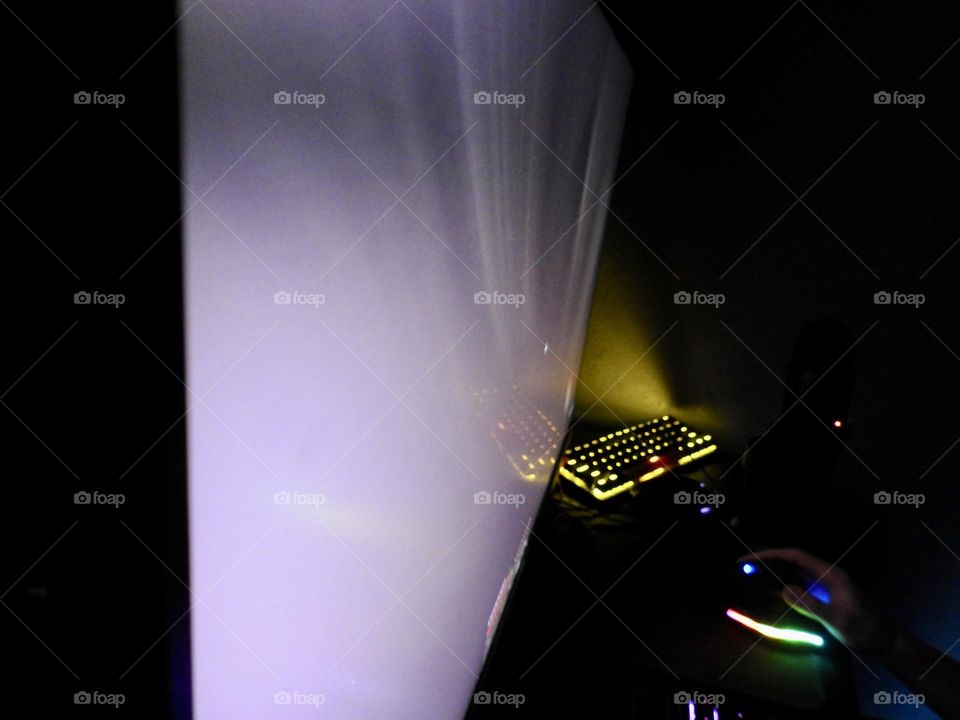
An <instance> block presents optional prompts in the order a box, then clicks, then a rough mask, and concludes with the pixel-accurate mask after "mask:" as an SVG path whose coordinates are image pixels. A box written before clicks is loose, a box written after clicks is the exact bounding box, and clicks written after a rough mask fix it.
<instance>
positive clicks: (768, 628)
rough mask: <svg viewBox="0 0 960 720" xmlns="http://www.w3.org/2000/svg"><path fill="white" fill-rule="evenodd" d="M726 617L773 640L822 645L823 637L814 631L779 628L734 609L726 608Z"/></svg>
mask: <svg viewBox="0 0 960 720" xmlns="http://www.w3.org/2000/svg"><path fill="white" fill-rule="evenodd" d="M727 617H728V618H730V619H731V620H733V621H735V622H738V623H740V624H741V625H743V626H745V627H748V628H750V629H751V630H753V631H754V632H758V633H760V634H761V635H763V636H765V637H768V638H773V639H774V640H783V641H784V642H789V643H799V644H802V645H813V646H815V647H823V638H822V637H820V636H819V635H817V634H816V633H811V632H805V631H803V630H791V629H789V628H779V627H775V626H773V625H767V624H765V623H762V622H757V621H756V620H754V619H753V618H749V617H747V616H746V615H743V614H742V613H738V612H737V611H736V610H732V609H728V610H727Z"/></svg>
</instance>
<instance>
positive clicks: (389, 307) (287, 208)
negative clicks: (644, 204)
mask: <svg viewBox="0 0 960 720" xmlns="http://www.w3.org/2000/svg"><path fill="white" fill-rule="evenodd" d="M181 12H182V13H183V14H184V16H183V18H182V20H181V22H180V23H179V26H178V27H179V32H180V47H181V57H180V60H181V67H180V73H181V86H182V90H181V93H182V104H183V111H182V112H183V118H182V119H183V137H184V140H183V147H182V152H183V163H182V164H183V170H184V180H185V184H186V186H187V187H186V188H185V190H184V192H183V202H184V209H185V212H186V215H185V217H184V219H183V226H184V252H185V279H186V291H185V292H186V297H185V300H186V353H187V359H186V364H187V381H188V385H189V389H190V392H189V394H188V397H187V404H188V406H189V415H188V462H189V465H188V468H189V519H190V564H191V573H190V578H191V580H190V585H191V590H192V593H193V598H192V599H193V602H194V606H193V612H192V616H191V618H192V629H191V632H192V640H191V649H192V677H193V708H194V715H195V717H196V718H197V720H213V719H215V718H229V719H230V720H240V719H242V718H256V719H257V720H261V719H262V718H268V717H284V718H286V717H291V718H292V717H311V718H316V717H318V715H317V710H318V709H320V710H322V711H323V712H324V717H338V718H347V717H349V718H354V719H360V718H384V717H390V718H394V719H395V720H401V719H403V718H416V719H417V720H423V719H425V718H444V719H446V718H453V717H459V716H462V715H463V713H464V711H465V710H466V709H467V707H468V704H469V703H470V700H471V696H472V692H473V688H474V685H475V683H476V680H477V676H478V674H479V672H480V669H481V667H482V664H483V662H484V657H485V654H486V651H487V647H488V645H489V637H490V636H491V635H492V633H493V632H494V630H495V628H496V621H497V617H498V613H499V609H500V608H502V607H503V604H504V601H505V598H506V596H507V595H508V594H509V585H510V578H511V577H512V575H513V573H514V572H515V571H516V568H517V567H518V565H519V562H520V559H521V558H522V554H523V545H524V541H525V537H526V535H527V533H528V526H529V524H530V523H531V522H532V521H533V518H534V516H535V514H536V512H537V508H538V506H539V504H540V501H541V498H542V496H543V493H544V489H545V487H546V483H547V481H548V478H549V477H550V476H551V473H552V472H553V468H554V466H555V463H556V460H557V457H558V454H559V451H560V438H561V435H562V433H563V432H564V430H565V427H566V424H567V422H568V420H569V415H570V411H571V408H572V400H573V392H574V387H575V383H576V377H575V375H574V373H575V371H576V369H577V368H578V365H579V358H580V352H581V347H582V344H583V338H584V331H585V325H586V322H587V314H588V308H589V303H590V299H591V295H592V289H593V282H594V277H595V271H596V265H597V257H598V252H599V248H600V241H601V233H602V229H603V224H604V219H605V207H604V203H605V202H607V201H608V200H609V195H606V193H607V191H608V189H609V188H610V186H611V185H612V183H613V182H614V180H615V169H616V158H617V151H618V145H619V139H620V134H621V129H622V122H623V118H624V114H625V109H626V100H627V93H628V89H629V82H630V70H629V66H628V64H627V62H626V60H625V58H624V56H623V55H622V53H621V50H620V48H619V47H618V45H617V44H616V42H615V41H614V39H613V35H612V33H611V31H610V28H609V26H608V25H607V24H606V21H605V20H604V18H603V16H602V14H601V12H600V10H599V9H598V8H597V7H596V6H592V5H591V3H589V2H587V0H569V1H563V2H560V1H556V2H549V3H548V2H543V3H535V4H528V3H516V2H514V1H513V0H497V1H489V2H487V1H483V2H470V3H466V2H454V1H453V0H450V1H444V2H422V1H420V0H406V1H403V2H390V1H389V0H385V1H384V2H357V1H356V0H325V1H323V2H313V1H311V2H308V1H307V0H288V1H285V2H277V3H274V2H270V3H267V2H261V3H256V2H253V3H228V2H206V3H199V4H194V3H191V2H188V1H187V0H183V2H181Z"/></svg>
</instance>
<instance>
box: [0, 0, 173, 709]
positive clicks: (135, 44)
mask: <svg viewBox="0 0 960 720" xmlns="http://www.w3.org/2000/svg"><path fill="white" fill-rule="evenodd" d="M0 16H2V17H3V23H2V31H0V33H2V34H0V48H2V50H0V52H2V53H3V61H2V62H3V67H4V68H5V72H4V76H5V82H4V93H5V102H4V116H5V121H6V122H5V123H4V125H5V136H4V153H3V155H4V162H3V164H2V170H0V172H2V178H0V195H2V200H3V205H4V207H0V227H2V233H3V241H4V242H3V249H4V263H3V270H4V282H3V283H2V285H0V288H2V290H0V292H2V294H3V302H2V305H3V308H4V319H5V323H6V326H7V332H6V333H5V342H4V343H3V346H4V352H3V375H2V389H0V393H3V395H2V399H3V405H4V407H2V408H0V423H2V436H3V438H4V448H5V451H4V453H3V461H4V478H5V483H4V484H5V490H6V492H5V495H4V502H3V504H2V507H3V523H2V524H0V532H2V542H3V546H4V552H3V562H2V575H0V583H2V588H0V593H4V594H3V604H4V606H5V608H0V615H2V618H0V624H2V626H3V637H4V641H3V643H2V648H3V649H2V653H3V660H4V663H3V666H4V672H3V675H2V677H3V684H4V686H5V690H4V692H3V697H4V702H5V703H10V704H13V703H14V699H15V698H16V699H17V700H16V702H24V701H25V702H26V703H27V707H30V708H31V715H42V714H44V711H46V710H51V711H56V710H60V711H63V710H67V711H68V712H81V713H83V712H87V714H91V715H92V714H97V713H98V712H99V713H103V712H104V711H105V709H104V708H102V707H101V708H86V707H77V706H75V705H74V693H76V692H82V691H87V692H91V693H92V692H94V691H98V692H101V693H105V694H110V693H123V694H124V695H125V703H124V705H123V706H122V707H121V708H120V711H119V712H120V714H126V715H128V716H136V717H161V716H164V715H165V714H166V711H167V709H168V707H169V706H170V705H171V704H173V703H177V702H183V701H184V700H185V699H186V696H185V695H184V691H185V690H186V689H187V682H188V681H189V677H188V670H187V666H186V664H185V663H184V660H185V658H183V657H177V658H174V657H172V656H171V653H176V652H180V651H182V650H184V649H185V647H186V645H185V643H186V638H187V635H186V633H187V630H188V626H187V618H184V619H183V620H182V621H181V622H180V623H178V624H176V625H174V621H175V620H176V619H177V618H179V617H180V616H181V615H182V614H183V612H184V611H185V610H186V609H187V607H188V604H189V602H188V596H187V591H186V589H185V587H184V585H182V584H181V582H180V579H182V580H183V581H184V582H187V581H188V577H187V567H186V527H185V493H184V458H183V438H184V425H183V422H182V420H181V416H182V414H183V412H184V409H185V405H184V390H183V385H182V384H181V382H180V380H179V378H180V377H182V376H183V357H182V321H181V310H182V307H181V271H180V244H179V243H180V237H179V226H178V225H177V223H176V221H177V219H178V218H179V216H180V203H179V194H180V185H179V182H178V180H177V179H176V177H175V174H176V173H177V172H178V169H177V168H178V132H177V117H178V111H177V86H176V53H175V49H176V46H175V38H176V32H175V30H172V31H170V32H167V31H168V30H170V29H171V27H172V26H173V25H174V22H175V20H176V14H175V12H174V7H173V4H172V3H134V4H130V3H117V2H107V3H96V4H93V5H90V4H85V3H80V4H69V3H61V4H58V5H56V6H53V7H51V6H49V5H47V4H44V3H28V2H11V3H9V4H7V5H4V7H3V8H0ZM165 32H166V34H165V35H164V33H165ZM80 91H87V92H91V93H92V92H93V91H98V92H102V93H105V94H115V93H122V94H123V95H124V96H125V102H124V103H123V104H122V105H120V106H112V105H95V104H93V103H91V104H87V105H84V104H75V103H74V94H75V93H77V92H80ZM164 165H166V166H167V167H164ZM94 291H97V292H100V293H104V294H107V295H110V294H117V293H121V294H123V295H124V296H125V297H124V300H125V301H124V303H123V304H122V305H119V306H111V305H95V304H92V303H91V304H75V302H74V294H75V293H78V292H88V293H93V292H94ZM83 491H86V492H89V493H92V492H93V491H98V492H100V493H104V494H117V493H122V494H123V495H124V496H125V497H124V503H123V504H122V505H120V506H119V507H111V506H103V505H101V506H94V505H93V504H91V505H78V504H75V502H74V495H75V493H78V492H83ZM165 566H166V567H165ZM178 578H179V579H178ZM171 626H173V627H172V629H170V628H171ZM175 648H179V650H175ZM174 660H176V661H175V662H174ZM171 666H176V667H177V668H179V669H178V670H177V671H176V672H174V673H171V670H170V668H171ZM106 710H108V711H109V712H115V711H113V710H112V709H109V708H107V709H106Z"/></svg>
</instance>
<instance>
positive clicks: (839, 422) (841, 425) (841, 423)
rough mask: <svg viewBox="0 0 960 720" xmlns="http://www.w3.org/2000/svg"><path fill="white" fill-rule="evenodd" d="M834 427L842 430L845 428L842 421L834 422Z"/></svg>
mask: <svg viewBox="0 0 960 720" xmlns="http://www.w3.org/2000/svg"><path fill="white" fill-rule="evenodd" d="M833 426H834V427H835V428H842V427H843V422H842V421H840V420H834V421H833Z"/></svg>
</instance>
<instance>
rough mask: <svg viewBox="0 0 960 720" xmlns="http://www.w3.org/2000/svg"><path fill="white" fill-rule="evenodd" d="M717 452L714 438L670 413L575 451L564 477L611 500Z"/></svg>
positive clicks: (563, 466) (563, 470)
mask: <svg viewBox="0 0 960 720" xmlns="http://www.w3.org/2000/svg"><path fill="white" fill-rule="evenodd" d="M716 449H717V446H716V445H715V444H714V443H713V442H712V438H711V436H710V435H700V434H699V433H698V432H696V431H695V430H693V429H691V428H690V427H688V426H687V425H685V424H684V423H682V422H680V421H679V420H677V419H675V418H672V417H670V416H669V415H664V416H663V417H659V418H654V419H653V420H650V421H648V422H645V423H640V424H639V425H633V426H631V427H628V428H624V429H623V430H617V431H616V432H612V433H609V434H607V435H604V436H603V437H600V438H597V439H596V440H590V441H589V442H585V443H583V444H582V445H577V446H576V447H572V448H569V449H568V450H567V451H566V452H565V453H564V455H563V459H562V461H561V465H560V476H561V477H563V478H565V479H566V480H569V481H570V482H571V483H573V484H574V485H576V486H577V487H579V488H580V489H582V490H586V491H587V492H588V493H590V494H591V495H593V497H595V498H597V499H598V500H607V499H608V498H611V497H614V496H615V495H619V494H620V493H622V492H626V491H627V490H630V489H631V488H633V487H636V486H637V485H639V484H640V483H643V482H646V481H648V480H653V479H654V478H655V477H659V476H660V475H663V474H664V473H666V472H669V471H670V470H672V469H674V468H676V467H679V466H681V465H687V464H688V463H691V462H693V461H695V460H699V459H700V458H702V457H705V456H706V455H709V454H710V453H712V452H714V451H715V450H716Z"/></svg>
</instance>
